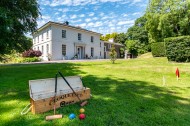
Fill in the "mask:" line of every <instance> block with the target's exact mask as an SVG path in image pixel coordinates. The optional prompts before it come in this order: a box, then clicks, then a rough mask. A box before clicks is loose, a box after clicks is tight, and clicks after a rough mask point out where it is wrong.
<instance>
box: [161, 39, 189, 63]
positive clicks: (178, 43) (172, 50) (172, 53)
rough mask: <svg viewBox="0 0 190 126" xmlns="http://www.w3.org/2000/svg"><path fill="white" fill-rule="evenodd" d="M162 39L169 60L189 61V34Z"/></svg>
mask: <svg viewBox="0 0 190 126" xmlns="http://www.w3.org/2000/svg"><path fill="white" fill-rule="evenodd" d="M164 41H165V43H166V55H167V58H168V60H169V61H176V62H190V36H181V37H171V38H166V39H165V40H164Z"/></svg>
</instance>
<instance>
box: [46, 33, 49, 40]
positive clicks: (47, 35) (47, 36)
mask: <svg viewBox="0 0 190 126" xmlns="http://www.w3.org/2000/svg"><path fill="white" fill-rule="evenodd" d="M46 38H47V39H48V38H49V31H47V32H46Z"/></svg>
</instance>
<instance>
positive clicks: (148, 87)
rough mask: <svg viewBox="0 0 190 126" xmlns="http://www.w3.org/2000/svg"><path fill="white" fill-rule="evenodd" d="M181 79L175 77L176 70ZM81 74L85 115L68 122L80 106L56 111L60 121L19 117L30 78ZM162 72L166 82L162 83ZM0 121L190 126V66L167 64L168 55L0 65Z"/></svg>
mask: <svg viewBox="0 0 190 126" xmlns="http://www.w3.org/2000/svg"><path fill="white" fill-rule="evenodd" d="M176 67H178V68H179V70H180V73H181V77H180V80H179V81H177V80H176V76H175V70H176ZM58 70H60V71H62V72H63V74H64V75H66V76H71V75H81V76H82V77H83V83H84V84H85V85H86V86H87V87H90V88H91V92H92V95H93V97H92V98H91V99H90V100H89V104H88V105H86V106H85V107H84V108H85V110H86V112H85V114H86V116H87V117H86V119H85V120H83V121H80V120H79V119H78V118H77V119H74V120H69V119H68V115H69V114H70V113H75V114H78V113H79V112H78V111H79V109H80V107H79V105H78V104H74V105H70V106H66V107H64V108H60V109H57V113H62V114H63V115H64V117H63V119H58V120H53V121H45V116H46V115H52V114H53V111H50V112H46V113H44V114H37V115H33V114H32V113H31V112H29V113H28V114H27V115H23V116H21V115H20V112H21V111H22V109H23V108H24V107H25V106H26V105H27V104H28V103H29V98H30V97H29V87H28V81H29V80H33V79H42V78H53V77H54V76H55V73H56V72H57V71H58ZM163 76H164V77H165V78H166V84H165V85H163ZM0 120H1V121H0V125H3V126H5V125H7V126H10V125H19V126H21V125H23V126H26V125H31V126H34V125H46V126H47V125H50V126H52V125H61V126H79V125H81V126H84V125H86V126H143V125H144V126H156V125H160V126H164V125H165V126H168V125H171V126H181V125H183V126H190V64H187V63H183V64H182V63H170V62H168V61H167V59H166V58H139V59H134V60H117V61H116V64H111V62H110V61H100V62H97V61H96V62H81V63H79V62H77V63H62V64H61V63H59V64H58V63H57V64H36V65H12V66H0Z"/></svg>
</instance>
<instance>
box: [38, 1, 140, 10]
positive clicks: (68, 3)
mask: <svg viewBox="0 0 190 126" xmlns="http://www.w3.org/2000/svg"><path fill="white" fill-rule="evenodd" d="M106 2H120V3H121V4H128V3H131V5H134V4H136V3H140V2H143V0H128V1H127V0H39V3H40V4H42V5H48V6H52V7H55V6H61V5H65V6H84V5H87V4H95V5H96V4H98V3H106ZM117 7H119V6H117ZM98 8H99V7H98ZM98 8H96V7H95V8H94V10H97V9H98Z"/></svg>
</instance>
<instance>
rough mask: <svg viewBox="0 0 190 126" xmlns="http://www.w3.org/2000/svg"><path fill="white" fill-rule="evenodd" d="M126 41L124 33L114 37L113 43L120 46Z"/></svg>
mask: <svg viewBox="0 0 190 126" xmlns="http://www.w3.org/2000/svg"><path fill="white" fill-rule="evenodd" d="M126 40H127V35H126V33H119V34H117V35H116V37H115V42H116V43H121V44H125V41H126Z"/></svg>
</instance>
